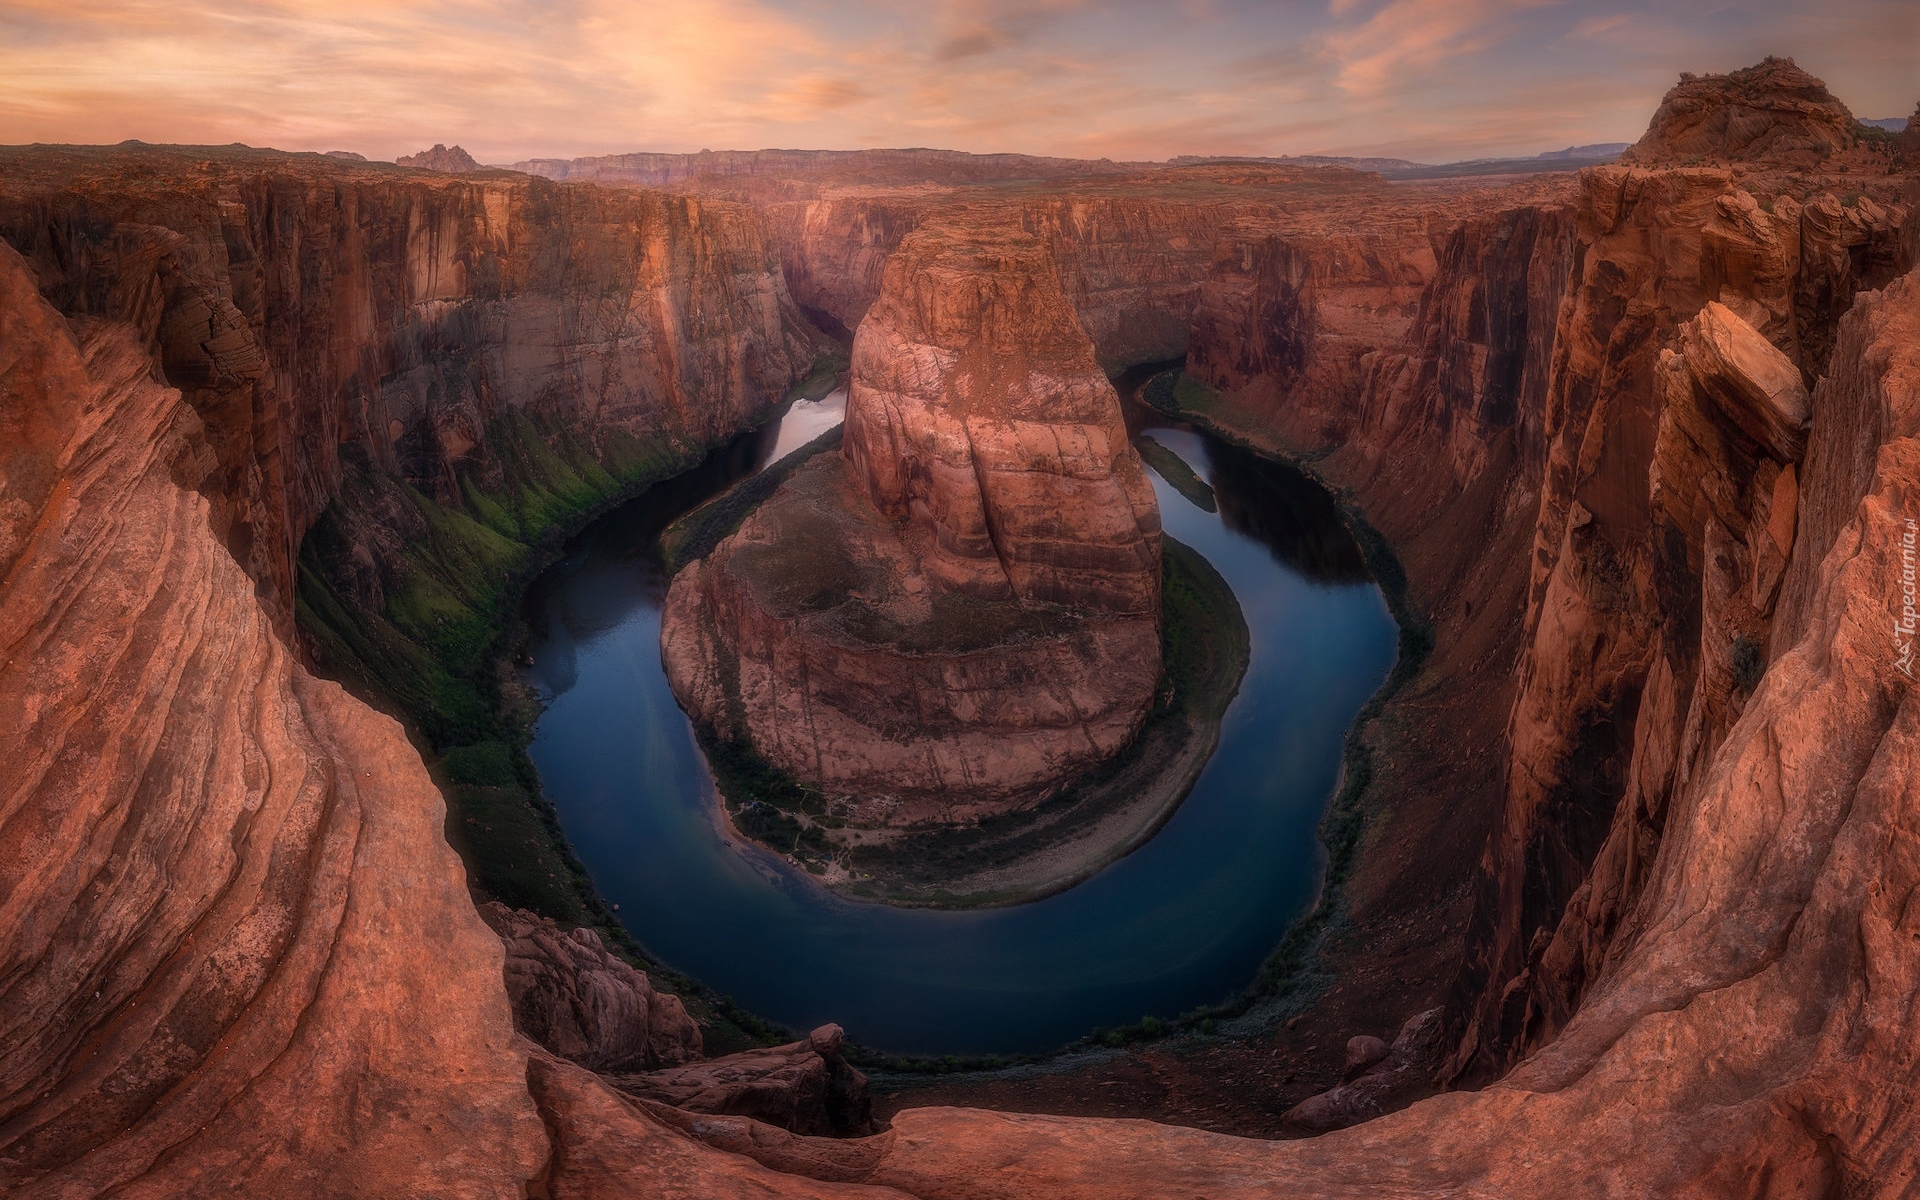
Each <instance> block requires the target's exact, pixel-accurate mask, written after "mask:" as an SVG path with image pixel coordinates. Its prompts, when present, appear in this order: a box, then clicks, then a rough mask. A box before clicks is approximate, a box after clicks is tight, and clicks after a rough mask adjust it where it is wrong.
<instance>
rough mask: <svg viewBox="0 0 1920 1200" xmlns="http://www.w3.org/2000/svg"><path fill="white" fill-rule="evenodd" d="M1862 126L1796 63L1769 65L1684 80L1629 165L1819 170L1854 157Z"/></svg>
mask: <svg viewBox="0 0 1920 1200" xmlns="http://www.w3.org/2000/svg"><path fill="white" fill-rule="evenodd" d="M1856 124H1857V123H1856V122H1855V121H1854V119H1853V113H1851V112H1849V111H1848V109H1847V106H1846V105H1845V104H1842V103H1841V102H1840V101H1839V100H1838V99H1837V98H1836V97H1835V96H1834V94H1833V93H1832V92H1830V91H1828V90H1827V85H1826V84H1825V83H1822V82H1821V81H1820V80H1818V79H1815V78H1814V77H1813V76H1811V75H1809V74H1807V73H1806V72H1805V71H1803V70H1801V69H1800V68H1799V67H1797V66H1795V65H1794V61H1793V60H1792V59H1791V58H1767V59H1764V60H1763V61H1761V62H1758V63H1756V64H1754V65H1753V66H1751V67H1746V68H1744V69H1742V70H1739V71H1735V72H1733V73H1732V74H1730V75H1694V74H1691V73H1688V74H1683V75H1681V76H1680V82H1679V83H1678V84H1676V85H1675V86H1674V87H1673V89H1672V90H1671V91H1669V92H1668V93H1667V94H1666V97H1665V98H1664V99H1663V100H1662V101H1661V102H1660V108H1659V110H1658V111H1657V112H1655V113H1654V114H1653V121H1652V122H1651V123H1650V124H1649V125H1648V126H1647V132H1646V134H1645V136H1643V137H1642V138H1641V139H1640V140H1639V141H1638V142H1636V143H1635V144H1634V145H1633V147H1632V148H1631V149H1629V150H1628V151H1627V152H1626V154H1625V155H1624V156H1622V161H1625V162H1628V163H1631V164H1633V165H1635V166H1676V165H1679V166H1684V165H1686V164H1688V163H1702V164H1704V163H1734V162H1744V163H1760V164H1764V165H1767V166H1773V167H1800V168H1806V167H1817V166H1819V165H1821V164H1822V163H1824V162H1826V161H1827V159H1829V158H1831V157H1832V156H1833V155H1835V154H1838V153H1840V152H1842V151H1846V150H1851V149H1853V147H1854V146H1855V145H1856V143H1857V142H1858V141H1859V134H1858V133H1857V132H1856V128H1855V126H1856Z"/></svg>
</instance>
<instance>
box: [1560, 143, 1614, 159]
mask: <svg viewBox="0 0 1920 1200" xmlns="http://www.w3.org/2000/svg"><path fill="white" fill-rule="evenodd" d="M1632 146H1633V143H1632V142H1589V143H1587V144H1586V145H1584V146H1568V147H1567V148H1566V149H1565V150H1549V151H1547V152H1546V153H1545V154H1541V155H1537V156H1536V157H1539V158H1618V157H1619V156H1620V155H1622V154H1624V153H1626V152H1627V150H1628V149H1630V148H1631V147H1632Z"/></svg>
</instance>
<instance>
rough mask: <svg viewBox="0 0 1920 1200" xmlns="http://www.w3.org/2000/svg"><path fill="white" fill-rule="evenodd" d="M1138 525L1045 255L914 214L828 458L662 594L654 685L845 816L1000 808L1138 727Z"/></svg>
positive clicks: (1152, 527) (1147, 600)
mask: <svg viewBox="0 0 1920 1200" xmlns="http://www.w3.org/2000/svg"><path fill="white" fill-rule="evenodd" d="M1159 535H1160V525H1159V511H1158V508H1157V507H1156V505H1155V501H1154V497H1153V492H1152V489H1151V488H1150V487H1149V485H1148V483H1147V480H1146V475H1145V471H1144V468H1143V467H1142V466H1141V464H1140V461H1139V459H1138V457H1137V456H1136V455H1135V454H1134V452H1133V449H1132V447H1131V446H1130V445H1129V444H1128V442H1127V437H1126V430H1125V427H1124V425H1123V424H1122V421H1121V417H1120V409H1119V404H1118V401H1117V399H1116V397H1115V395H1114V392H1113V388H1112V386H1111V385H1110V384H1108V382H1107V381H1106V378H1105V377H1104V376H1103V375H1102V374H1101V372H1100V370H1099V368H1098V366H1097V365H1096V364H1095V362H1094V358H1093V348H1092V345H1091V344H1090V342H1089V341H1088V339H1087V336H1086V334H1085V333H1084V332H1083V331H1082V329H1081V327H1080V325H1079V323H1078V321H1077V320H1076V319H1075V317H1074V313H1073V310H1072V308H1071V307H1070V306H1069V305H1068V304H1067V302H1066V299H1065V297H1064V296H1063V295H1062V294H1061V292H1060V288H1059V284H1058V282H1057V281H1056V276H1055V272H1054V268H1053V264H1052V262H1051V260H1050V258H1049V256H1048V255H1047V253H1046V249H1045V247H1044V246H1043V245H1041V244H1040V243H1039V242H1037V241H1036V240H1034V239H1032V238H1030V237H1027V236H1025V235H1024V234H1021V233H1019V232H1017V231H1000V230H992V229H989V230H984V231H983V230H977V229H963V230H946V229H935V228H929V229H923V230H921V231H919V232H917V233H915V234H914V235H913V236H911V237H909V238H908V239H907V240H906V242H905V243H904V244H903V245H902V247H901V249H900V251H899V252H898V253H896V254H895V256H894V258H893V260H892V263H891V265H890V266H889V267H888V272H887V282H886V285H885V287H884V288H883V290H882V295H881V299H880V301H879V302H878V303H877V304H876V305H875V306H874V308H873V309H872V311H871V312H869V313H868V315H867V318H866V320H865V321H863V322H862V323H861V327H860V332H859V335H858V337H857V338H856V340H855V343H854V359H853V382H852V393H851V397H850V399H849V401H848V412H847V428H846V440H845V453H844V456H843V455H838V454H826V455H822V456H820V457H819V458H818V459H816V460H815V461H813V462H811V463H809V464H808V465H807V466H805V467H803V468H801V470H800V471H798V472H797V473H796V474H795V475H794V476H793V478H792V479H790V480H789V481H788V482H787V483H786V484H785V485H784V486H783V487H782V488H781V490H780V491H779V492H778V493H777V494H776V495H775V496H774V497H773V498H772V499H771V500H769V501H768V502H767V504H766V505H765V506H763V507H762V508H761V509H760V510H759V511H758V512H757V513H756V514H755V515H754V516H753V517H752V518H751V519H749V521H748V522H747V523H746V525H745V526H744V527H742V528H741V529H740V531H739V532H738V533H736V534H735V535H733V536H732V537H731V538H729V539H728V540H727V541H725V542H723V543H722V544H721V545H720V546H719V547H718V548H717V549H716V550H715V551H714V553H713V554H712V555H711V556H710V557H709V558H708V559H706V560H705V561H703V562H697V563H694V564H691V565H690V566H688V567H687V568H686V569H685V570H684V571H682V572H681V574H680V575H679V576H678V577H676V578H675V580H674V582H673V586H672V590H671V591H670V592H669V594H668V598H667V606H666V610H665V615H664V618H663V626H662V634H661V644H662V652H663V655H664V657H665V661H666V665H667V669H668V675H669V678H670V679H671V681H672V683H673V687H674V690H675V693H676V694H677V695H678V696H679V697H680V698H681V701H682V704H683V705H684V706H685V707H686V708H687V710H688V711H689V712H690V713H692V714H693V716H694V718H695V720H696V721H699V722H701V723H703V724H704V725H706V726H708V727H709V728H711V729H712V730H713V731H714V734H715V736H716V737H717V738H718V739H719V740H720V741H721V742H733V741H745V742H747V743H750V744H751V745H752V746H753V747H754V748H755V749H756V750H757V751H758V752H759V753H760V754H762V755H764V756H765V757H766V759H767V760H768V761H770V762H771V763H772V764H774V765H775V766H777V767H779V768H781V769H782V770H785V771H788V772H791V773H792V774H793V775H795V776H797V777H799V778H800V779H802V780H804V781H806V782H808V783H811V784H815V785H818V786H820V787H822V788H825V789H827V790H828V792H829V793H831V794H833V795H834V796H835V797H836V798H837V797H846V801H845V802H846V804H847V805H848V807H849V813H848V815H849V816H851V817H853V818H854V819H855V820H856V821H859V822H862V823H867V824H901V825H904V824H909V823H914V822H922V821H927V820H935V821H945V822H951V821H956V820H965V819H971V818H977V817H979V816H982V815H987V814H991V813H995V812H1004V811H1007V810H1009V809H1014V808H1020V807H1024V806H1026V805H1029V804H1031V803H1033V802H1034V801H1036V800H1038V799H1041V798H1043V797H1045V796H1046V795H1048V794H1049V793H1051V792H1052V791H1054V790H1056V789H1057V788H1058V787H1059V786H1060V785H1061V784H1062V783H1063V782H1065V781H1066V780H1068V779H1070V778H1071V777H1073V776H1074V775H1075V774H1077V773H1080V772H1083V771H1085V770H1087V769H1088V768H1089V767H1091V766H1093V765H1094V764H1096V763H1098V762H1100V761H1101V760H1103V759H1105V758H1107V757H1109V756H1111V755H1112V754H1114V753H1115V752H1116V751H1118V750H1119V749H1120V748H1121V747H1122V746H1124V745H1125V744H1126V743H1127V741H1128V739H1129V738H1131V737H1132V736H1133V734H1134V733H1135V732H1137V731H1138V730H1139V728H1140V726H1141V723H1142V721H1143V720H1144V719H1145V716H1146V712H1147V708H1148V705H1149V704H1150V703H1151V701H1152V700H1153V695H1154V689H1155V686H1156V684H1157V682H1158V679H1159V668H1160V638H1159V629H1158V616H1159V608H1160V537H1159Z"/></svg>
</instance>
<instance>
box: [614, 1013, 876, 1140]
mask: <svg viewBox="0 0 1920 1200" xmlns="http://www.w3.org/2000/svg"><path fill="white" fill-rule="evenodd" d="M845 1040H846V1034H845V1033H844V1032H843V1031H842V1030H841V1028H840V1027H839V1026H838V1025H822V1026H821V1027H820V1028H818V1029H816V1030H814V1031H813V1032H812V1033H810V1034H808V1035H807V1037H806V1038H805V1039H803V1040H801V1041H798V1042H792V1043H790V1044H788V1045H785V1046H770V1047H767V1048H765V1049H759V1050H743V1051H741V1052H740V1053H738V1054H729V1055H726V1056H724V1057H721V1058H710V1059H707V1060H706V1061H704V1062H696V1063H692V1064H690V1065H687V1066H681V1067H673V1068H670V1069H667V1070H658V1071H650V1072H647V1073H645V1074H616V1075H614V1076H613V1083H614V1085H615V1086H616V1087H618V1088H620V1090H621V1091H624V1092H626V1093H627V1094H629V1095H632V1096H638V1097H641V1098H642V1099H647V1100H654V1101H658V1102H659V1103H661V1104H665V1105H668V1106H670V1107H673V1108H677V1109H680V1110H681V1111H683V1112H690V1113H706V1114H710V1115H713V1116H733V1117H751V1118H752V1119H753V1120H755V1121H758V1122H761V1123H763V1124H767V1125H772V1126H774V1127H775V1128H778V1129H784V1130H787V1131H788V1132H790V1133H798V1134H805V1135H809V1136H816V1137H864V1136H865V1135H867V1134H870V1133H872V1132H873V1131H874V1127H873V1101H872V1098H871V1097H870V1096H869V1095H868V1091H867V1077H866V1076H865V1075H863V1074H861V1073H860V1071H859V1069H858V1068H856V1067H855V1066H854V1065H853V1064H852V1063H850V1062H848V1061H847V1060H846V1056H845V1055H844V1054H842V1053H841V1048H842V1046H843V1045H844V1044H845Z"/></svg>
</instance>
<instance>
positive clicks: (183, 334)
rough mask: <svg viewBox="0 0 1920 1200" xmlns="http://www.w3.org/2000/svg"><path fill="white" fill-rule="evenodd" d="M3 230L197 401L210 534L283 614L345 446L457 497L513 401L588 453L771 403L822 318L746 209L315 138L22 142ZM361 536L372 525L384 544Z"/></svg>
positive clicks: (5, 193) (739, 418)
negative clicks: (797, 301) (131, 335)
mask: <svg viewBox="0 0 1920 1200" xmlns="http://www.w3.org/2000/svg"><path fill="white" fill-rule="evenodd" d="M0 238H3V239H4V240H6V241H7V242H8V243H10V244H11V245H13V246H14V247H16V248H17V249H18V250H19V251H20V252H21V253H22V254H23V255H24V256H25V257H26V258H27V259H28V260H29V262H30V263H32V265H33V270H34V273H35V275H36V277H37V279H38V282H39V287H40V290H41V291H42V293H43V294H45V295H46V296H47V298H48V299H49V300H50V301H52V302H53V303H54V305H55V306H56V307H57V308H59V309H60V310H61V311H63V312H65V313H68V314H72V315H85V316H91V317H100V318H108V319H114V320H124V321H127V322H129V323H131V324H132V325H133V326H134V327H135V329H136V330H137V335H136V336H138V337H139V338H141V339H143V340H144V341H145V342H146V343H147V345H148V346H149V348H150V349H151V350H152V353H153V355H154V357H155V359H156V360H157V364H158V368H159V370H160V371H161V372H162V373H163V374H164V376H165V378H166V379H167V380H168V381H169V382H170V383H172V384H174V385H175V386H177V387H179V388H180V389H181V390H182V391H183V392H184V393H185V396H186V399H187V401H188V403H189V405H190V406H191V407H192V408H193V409H194V411H195V412H196V413H197V414H198V415H199V417H200V420H201V422H202V424H203V426H204V427H205V429H206V438H207V441H208V443H209V445H210V446H211V447H212V448H213V450H214V452H215V455H216V457H217V459H218V467H217V471H216V473H215V474H214V475H213V476H211V477H210V483H209V484H208V486H207V489H206V490H207V493H208V495H209V498H210V499H211V500H212V502H213V504H214V520H215V523H216V526H217V528H218V531H219V533H220V535H221V537H222V539H223V540H224V541H225V542H226V544H227V545H228V546H229V547H230V548H231V549H232V550H233V552H234V555H235V557H237V558H238V559H239V560H240V562H241V564H242V566H244V567H245V568H246V569H247V572H248V574H249V575H251V576H252V577H253V578H254V579H255V580H256V581H257V582H258V583H259V584H260V586H261V587H262V588H263V589H264V592H265V594H266V596H267V598H268V600H269V602H270V603H271V604H272V605H273V607H274V609H275V611H276V613H277V614H280V615H282V616H290V615H291V613H292V611H293V580H294V574H295V556H296V554H297V551H298V548H299V545H300V541H301V538H302V537H303V536H304V535H305V533H306V532H307V530H308V529H309V527H311V526H312V524H313V523H314V521H315V519H316V518H317V517H318V516H319V514H320V513H321V512H322V511H323V510H324V509H325V508H326V506H327V504H328V502H329V501H330V500H331V498H332V497H333V496H334V495H335V494H336V493H337V492H338V490H339V487H340V483H341V479H342V476H343V471H344V469H345V467H344V464H345V463H346V462H347V461H349V460H351V459H354V458H356V457H358V458H361V459H362V460H363V461H365V462H367V463H369V464H371V466H372V467H373V468H375V469H377V470H380V471H385V472H391V473H393V474H397V475H399V476H402V477H403V478H405V479H406V480H407V481H408V482H410V483H411V484H413V485H414V486H416V487H418V488H420V489H421V490H422V491H424V492H426V493H427V494H428V495H430V496H435V497H438V498H440V499H441V500H443V501H448V502H453V503H458V502H459V500H460V497H461V484H460V478H459V477H460V475H461V473H462V472H465V471H471V470H478V471H479V472H480V474H482V475H483V476H486V475H489V474H491V475H497V474H498V473H499V471H500V469H501V467H500V465H499V464H498V463H494V462H490V461H489V460H488V459H487V457H486V453H485V444H486V441H487V438H488V434H489V431H490V430H491V429H492V428H493V427H494V425H495V423H496V422H497V421H498V420H499V419H500V418H502V417H503V416H506V415H508V414H522V415H526V416H528V417H530V418H531V419H533V420H535V421H536V422H538V423H540V425H541V427H542V428H543V429H544V430H548V431H559V430H564V431H565V432H566V435H567V436H568V437H570V438H573V439H575V440H576V441H577V442H579V443H580V444H583V445H585V446H586V447H588V448H589V449H590V450H591V451H593V452H595V453H597V454H599V455H601V456H602V457H603V458H607V459H614V458H617V457H618V456H619V455H621V454H622V453H632V452H634V451H635V449H636V448H641V449H646V450H648V451H649V452H655V453H657V452H659V451H660V450H662V449H663V448H668V447H673V446H679V447H682V448H683V449H684V451H685V452H686V453H692V452H694V451H695V450H696V449H697V448H698V447H700V446H703V445H710V444H712V443H714V442H716V441H718V440H720V439H721V438H724V437H726V436H730V435H731V434H733V433H735V432H738V431H739V430H740V429H741V428H743V427H745V426H746V425H748V424H750V423H751V422H752V421H753V420H755V419H757V418H759V417H761V416H762V415H764V413H765V412H766V411H767V409H768V406H769V405H770V404H771V403H772V402H773V401H775V400H777V399H778V398H779V396H780V395H781V394H782V393H783V392H784V390H785V388H786V387H787V385H788V384H789V383H790V382H791V381H792V380H793V379H794V378H796V377H797V376H798V375H800V374H803V373H804V372H805V371H806V369H807V368H808V367H809V366H810V365H811V364H812V362H813V359H814V357H815V353H816V350H817V348H818V342H817V340H816V335H815V334H814V333H813V331H812V330H811V327H810V326H808V324H807V322H806V321H805V319H804V318H803V317H802V316H801V315H800V313H799V311H798V309H797V308H796V307H795V306H794V304H793V301H792V300H791V298H790V297H789V296H788V294H787V291H786V286H785V284H784V282H783V281H782V279H781V277H780V271H779V267H778V264H777V262H776V261H775V260H774V258H773V255H772V252H771V251H770V250H769V249H768V247H767V246H766V245H765V243H764V242H763V241H762V239H761V236H760V231H759V225H758V222H757V221H756V220H755V218H754V216H753V214H752V213H751V212H749V211H747V210H745V209H743V208H740V207H739V206H736V205H729V204H724V203H718V202H713V201H705V200H699V199H692V198H685V197H671V196H663V195H660V194H658V193H652V192H641V191H634V190H623V191H618V192H616V191H611V190H606V189H600V188H594V187H591V186H584V185H581V186H563V185H555V184H550V183H547V182H545V181H540V180H525V179H513V178H507V177H502V178H499V179H489V180H486V181H484V182H481V181H478V180H469V179H461V178H457V177H453V176H448V177H444V178H441V177H435V176H420V175H414V176H404V177H401V176H397V175H396V173H395V172H393V171H392V170H391V169H390V168H369V167H363V166H359V165H357V164H354V163H351V162H343V161H339V160H335V159H328V158H324V157H322V156H317V155H298V156H296V155H284V154H278V153H274V152H269V151H249V150H222V151H219V152H216V155H215V156H214V157H211V158H206V157H201V156H197V155H192V154H188V153H186V152H183V151H179V150H174V149H168V148H164V147H150V148H145V149H141V150H124V151H122V150H116V151H114V152H112V153H111V154H99V153H94V152H89V151H86V150H76V149H71V148H67V149H52V148H43V149H33V148H25V149H16V150H11V151H8V152H6V155H5V157H4V161H0ZM371 540H373V541H374V542H376V543H377V540H378V539H377V536H376V537H374V538H373V539H371Z"/></svg>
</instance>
